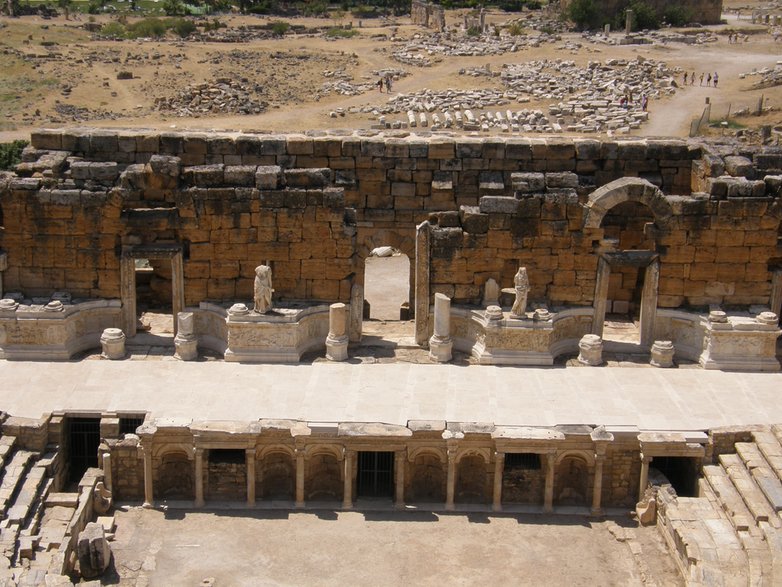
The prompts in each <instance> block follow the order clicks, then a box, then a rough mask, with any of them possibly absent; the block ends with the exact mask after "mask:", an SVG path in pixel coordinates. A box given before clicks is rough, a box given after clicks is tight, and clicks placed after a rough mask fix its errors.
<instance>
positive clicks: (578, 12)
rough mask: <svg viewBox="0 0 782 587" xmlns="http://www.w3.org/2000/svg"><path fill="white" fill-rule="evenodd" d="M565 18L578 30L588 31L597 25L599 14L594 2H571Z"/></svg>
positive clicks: (582, 0) (580, 0)
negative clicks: (574, 24)
mask: <svg viewBox="0 0 782 587" xmlns="http://www.w3.org/2000/svg"><path fill="white" fill-rule="evenodd" d="M567 16H568V18H569V19H570V20H572V21H573V22H574V23H576V26H577V27H578V28H580V29H589V28H594V27H595V26H597V25H598V20H599V17H600V12H599V11H598V8H597V6H595V1H594V0H573V2H571V3H570V6H568V10H567Z"/></svg>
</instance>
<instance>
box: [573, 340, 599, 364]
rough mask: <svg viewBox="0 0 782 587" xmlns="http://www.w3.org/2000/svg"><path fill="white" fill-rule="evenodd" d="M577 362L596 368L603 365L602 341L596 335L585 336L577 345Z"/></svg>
mask: <svg viewBox="0 0 782 587" xmlns="http://www.w3.org/2000/svg"><path fill="white" fill-rule="evenodd" d="M578 350H579V353H578V360H579V362H580V363H583V364H584V365H590V366H592V367H596V366H597V365H602V364H603V339H602V338H600V337H599V336H598V335H597V334H585V335H584V336H583V337H581V341H580V342H579V343H578Z"/></svg>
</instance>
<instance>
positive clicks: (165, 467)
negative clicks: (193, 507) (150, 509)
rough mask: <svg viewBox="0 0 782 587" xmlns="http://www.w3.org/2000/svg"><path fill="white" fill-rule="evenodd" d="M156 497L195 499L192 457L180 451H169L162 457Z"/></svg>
mask: <svg viewBox="0 0 782 587" xmlns="http://www.w3.org/2000/svg"><path fill="white" fill-rule="evenodd" d="M157 473H158V479H157V483H155V498H156V499H187V500H189V499H193V491H194V487H195V483H194V477H195V475H194V469H193V462H192V460H191V459H190V457H189V456H188V455H187V454H186V453H184V452H180V451H173V452H167V453H165V454H164V455H162V456H161V457H160V465H159V466H158V472H157Z"/></svg>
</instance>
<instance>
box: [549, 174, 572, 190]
mask: <svg viewBox="0 0 782 587" xmlns="http://www.w3.org/2000/svg"><path fill="white" fill-rule="evenodd" d="M545 177H546V187H547V188H573V189H575V188H577V187H578V175H576V174H575V173H571V172H567V171H564V172H561V173H546V174H545Z"/></svg>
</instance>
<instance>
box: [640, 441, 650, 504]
mask: <svg viewBox="0 0 782 587" xmlns="http://www.w3.org/2000/svg"><path fill="white" fill-rule="evenodd" d="M651 462H652V457H650V456H647V455H645V454H644V453H641V479H640V481H639V482H638V501H641V499H643V496H644V491H646V486H647V485H648V484H649V463H651Z"/></svg>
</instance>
